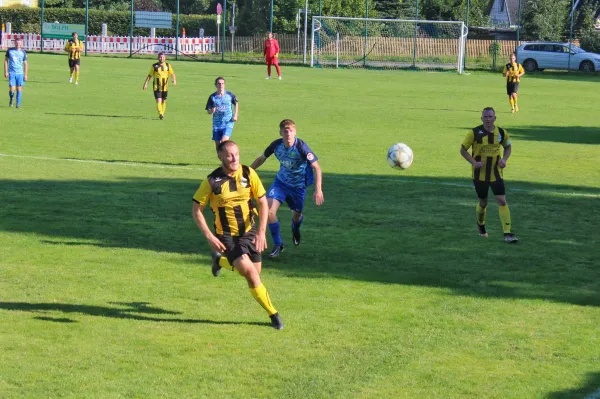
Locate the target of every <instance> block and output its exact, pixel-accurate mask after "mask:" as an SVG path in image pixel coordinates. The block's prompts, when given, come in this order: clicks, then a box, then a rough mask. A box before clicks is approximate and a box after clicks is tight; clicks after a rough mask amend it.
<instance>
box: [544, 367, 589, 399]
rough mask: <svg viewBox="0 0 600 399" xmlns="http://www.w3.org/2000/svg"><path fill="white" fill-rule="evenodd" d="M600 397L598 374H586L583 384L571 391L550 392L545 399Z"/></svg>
mask: <svg viewBox="0 0 600 399" xmlns="http://www.w3.org/2000/svg"><path fill="white" fill-rule="evenodd" d="M599 395H600V372H594V373H588V375H587V378H586V380H585V382H584V383H583V384H582V385H581V386H579V387H575V388H573V389H568V390H565V391H559V392H552V393H549V394H548V395H547V396H546V399H581V398H590V399H591V398H598V397H599Z"/></svg>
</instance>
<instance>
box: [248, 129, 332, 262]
mask: <svg viewBox="0 0 600 399" xmlns="http://www.w3.org/2000/svg"><path fill="white" fill-rule="evenodd" d="M279 134H280V135H281V138H280V139H277V140H275V141H274V142H272V143H271V144H270V145H269V146H268V147H267V149H266V150H265V152H264V154H263V155H261V156H259V157H258V158H256V160H255V161H254V162H253V163H252V168H253V169H257V168H258V167H259V166H261V165H262V164H263V163H264V162H265V161H266V160H267V158H269V157H270V156H271V155H272V154H275V157H277V160H278V161H279V164H280V167H279V172H277V175H276V176H275V181H274V182H273V184H271V187H269V191H267V201H268V202H269V230H270V231H271V237H272V238H273V244H274V247H273V250H272V251H271V253H270V254H269V258H276V257H278V256H279V254H281V252H282V251H283V249H284V245H283V240H282V239H281V232H280V227H279V220H278V219H277V211H278V210H279V206H280V205H281V204H282V203H284V202H285V203H287V205H288V206H289V207H290V209H291V210H292V240H293V241H294V245H296V246H297V245H300V238H301V235H300V226H301V225H302V222H303V221H304V215H303V213H302V209H303V208H304V199H305V198H306V187H308V186H310V185H311V184H313V180H314V183H315V193H314V199H315V203H316V204H317V206H319V205H321V204H322V203H323V201H324V198H323V190H322V181H323V177H322V173H321V167H320V166H319V162H318V158H317V156H316V155H315V153H314V152H312V150H311V149H310V147H309V146H308V145H307V144H306V143H305V142H304V141H302V140H300V139H299V138H297V137H296V124H295V123H294V121H292V120H291V119H284V120H283V121H281V123H280V124H279ZM313 170H314V177H313Z"/></svg>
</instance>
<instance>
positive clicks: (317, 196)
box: [310, 161, 325, 206]
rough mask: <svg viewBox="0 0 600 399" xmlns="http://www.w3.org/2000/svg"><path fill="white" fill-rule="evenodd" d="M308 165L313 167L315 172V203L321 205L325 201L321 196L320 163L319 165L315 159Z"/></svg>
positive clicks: (321, 177) (321, 178)
mask: <svg viewBox="0 0 600 399" xmlns="http://www.w3.org/2000/svg"><path fill="white" fill-rule="evenodd" d="M310 166H311V167H312V168H313V171H314V172H315V194H314V198H315V204H317V206H319V205H321V204H322V203H323V202H325V197H324V196H323V188H322V187H323V173H321V165H319V161H315V162H313V163H312V164H310Z"/></svg>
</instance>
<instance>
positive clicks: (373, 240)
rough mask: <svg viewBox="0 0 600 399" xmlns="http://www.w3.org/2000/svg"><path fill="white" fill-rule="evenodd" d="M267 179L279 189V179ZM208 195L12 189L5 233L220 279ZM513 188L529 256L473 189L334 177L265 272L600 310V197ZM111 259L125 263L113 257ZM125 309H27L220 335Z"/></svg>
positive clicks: (101, 185) (29, 184) (108, 186)
mask: <svg viewBox="0 0 600 399" xmlns="http://www.w3.org/2000/svg"><path fill="white" fill-rule="evenodd" d="M261 174H262V175H263V179H264V183H265V186H267V187H268V185H269V183H270V181H271V180H272V176H273V175H272V174H270V173H261ZM265 176H268V178H265ZM199 183H200V181H199V180H197V181H194V180H183V179H152V178H126V179H125V178H124V179H123V180H122V181H80V180H69V181H52V180H27V181H16V180H0V202H1V203H2V207H1V208H0V231H5V232H11V233H26V234H32V233H33V234H36V235H37V236H39V243H40V244H39V246H40V247H39V248H41V249H42V250H43V248H44V246H48V245H52V246H64V248H63V251H65V252H66V253H67V254H68V252H69V251H73V257H77V256H79V255H78V254H79V252H76V251H80V249H79V248H81V247H83V246H97V247H102V248H107V250H109V249H110V248H136V249H142V250H148V251H158V252H170V253H179V254H198V255H201V256H202V261H205V262H206V266H207V267H208V264H209V262H210V261H209V260H208V259H209V258H208V254H210V249H209V247H208V245H207V244H206V242H205V240H204V239H203V238H202V236H201V234H200V233H199V232H198V230H197V228H196V226H195V225H194V223H193V221H192V218H191V207H192V195H193V194H194V192H195V191H196V189H197V188H198V185H199ZM507 188H508V201H509V204H510V205H511V212H512V218H513V228H514V230H515V233H516V234H517V235H518V236H519V238H520V239H521V243H520V244H519V245H511V246H507V245H506V244H505V243H504V242H503V239H502V231H501V226H500V222H499V219H498V213H497V206H496V205H495V204H490V207H489V210H488V223H487V225H488V233H489V234H490V238H489V239H482V238H480V237H479V236H478V234H477V233H476V227H475V222H474V210H475V203H476V199H475V193H474V191H473V189H472V183H471V182H470V181H469V180H467V179H462V180H457V179H445V178H433V177H429V178H422V177H411V176H400V175H395V176H358V175H327V176H325V178H324V191H325V198H326V202H325V204H324V205H323V206H322V207H319V208H317V207H315V206H314V203H313V202H312V200H311V198H312V197H311V194H312V193H311V191H312V190H309V194H308V196H307V203H306V221H305V223H304V224H303V227H302V231H303V238H302V240H303V241H302V245H300V246H299V247H294V246H293V245H288V249H287V250H286V252H285V253H284V254H283V255H282V256H281V258H279V259H278V260H277V261H272V260H268V259H266V260H265V262H264V268H265V271H266V272H267V273H268V270H269V269H276V270H277V271H278V273H281V274H283V275H286V276H292V277H300V278H321V277H329V278H340V279H349V280H360V281H372V282H380V283H389V284H406V285H415V286H428V287H436V288H441V289H449V291H448V292H449V293H453V294H457V295H470V296H477V297H500V298H517V299H545V300H551V301H557V302H564V303H571V304H579V305H590V306H600V270H599V269H598V267H597V265H598V262H597V259H599V258H600V236H599V235H598V234H596V233H597V232H598V231H600V207H599V206H595V205H594V203H597V202H598V201H599V199H600V189H598V188H589V187H577V186H557V185H545V184H531V183H527V182H512V181H509V182H508V183H507ZM208 213H209V212H207V213H206V214H207V218H208V222H209V225H210V224H212V220H211V217H210V215H208ZM280 220H281V225H282V235H283V238H284V241H285V242H286V243H288V244H291V242H290V241H291V231H290V222H289V220H290V214H289V211H287V210H284V207H282V209H281V211H280ZM34 248H35V246H34ZM39 248H38V249H39ZM67 256H68V255H67ZM110 256H114V255H112V254H110V253H108V252H107V257H110ZM192 261H193V262H194V263H195V264H198V262H199V261H198V259H193V260H192ZM202 261H201V262H202ZM121 305H124V306H126V307H125V309H122V308H111V307H109V308H106V307H93V306H85V305H80V306H79V305H61V304H58V305H56V304H21V305H19V306H22V307H25V308H26V309H30V310H32V311H33V310H44V309H46V310H52V309H56V307H59V308H58V309H56V310H61V311H63V312H66V313H68V312H80V313H81V312H83V313H86V314H93V315H99V316H100V315H102V316H108V317H120V318H132V319H139V320H155V321H172V322H190V323H194V322H205V323H211V321H206V320H187V321H186V320H178V319H162V318H155V317H148V316H147V315H148V314H161V313H164V312H166V311H163V310H161V309H156V310H155V311H153V310H152V309H153V308H151V307H148V306H146V305H145V304H141V305H140V304H121ZM3 306H13V307H14V306H17V305H15V304H13V305H10V304H8V305H7V304H4V305H3ZM140 313H141V314H140ZM168 314H174V313H168ZM231 324H233V323H231Z"/></svg>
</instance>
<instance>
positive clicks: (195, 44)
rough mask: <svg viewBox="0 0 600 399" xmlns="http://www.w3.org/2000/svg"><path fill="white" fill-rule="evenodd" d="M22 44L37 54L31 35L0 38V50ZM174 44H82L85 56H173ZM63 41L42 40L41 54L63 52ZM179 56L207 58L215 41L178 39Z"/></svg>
mask: <svg viewBox="0 0 600 399" xmlns="http://www.w3.org/2000/svg"><path fill="white" fill-rule="evenodd" d="M17 38H20V39H22V40H23V48H24V49H25V50H26V51H40V50H41V36H40V35H38V34H34V33H4V34H3V35H2V48H3V49H7V48H10V47H13V46H14V42H15V39H17ZM176 41H177V39H176V38H174V37H145V36H134V37H132V38H131V40H130V39H129V37H128V36H88V40H87V43H86V46H87V51H88V53H100V54H129V52H130V51H131V52H134V53H139V54H158V53H160V52H164V53H165V54H175V52H176ZM66 42H67V41H66V40H63V39H44V51H47V52H62V51H64V48H65V45H66ZM178 44H179V46H178V48H179V53H180V54H209V53H214V52H215V51H216V47H215V45H216V40H215V38H214V37H180V38H179V43H178Z"/></svg>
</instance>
